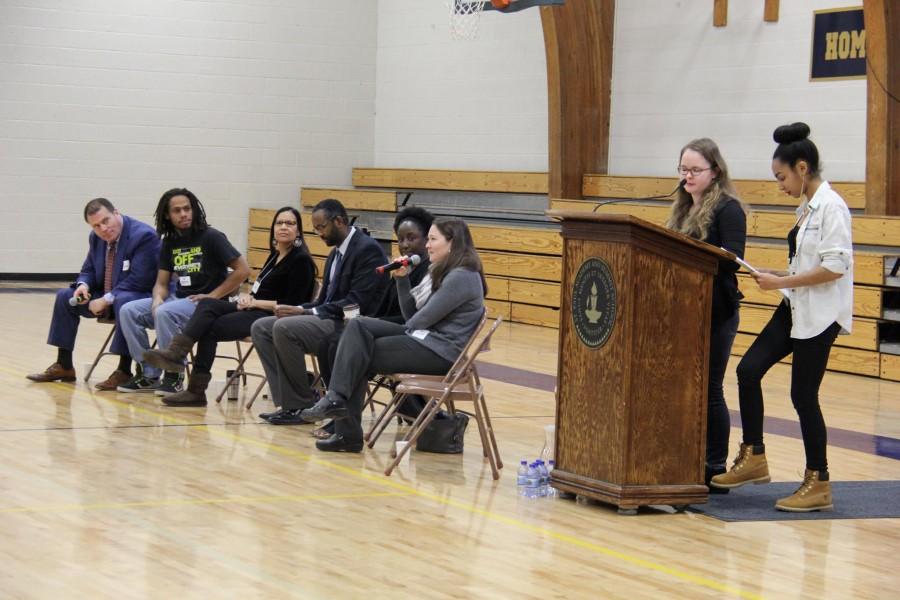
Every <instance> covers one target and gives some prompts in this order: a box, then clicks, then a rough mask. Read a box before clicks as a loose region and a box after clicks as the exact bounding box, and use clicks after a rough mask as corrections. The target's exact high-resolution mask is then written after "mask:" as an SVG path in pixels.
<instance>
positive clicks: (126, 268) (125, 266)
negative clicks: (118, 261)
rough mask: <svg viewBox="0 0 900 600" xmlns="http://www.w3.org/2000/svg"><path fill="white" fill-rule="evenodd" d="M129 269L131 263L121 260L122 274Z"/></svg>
mask: <svg viewBox="0 0 900 600" xmlns="http://www.w3.org/2000/svg"><path fill="white" fill-rule="evenodd" d="M130 268H131V261H130V260H128V259H125V260H123V261H122V271H123V272H124V271H127V270H129V269H130Z"/></svg>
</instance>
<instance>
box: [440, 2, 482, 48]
mask: <svg viewBox="0 0 900 600" xmlns="http://www.w3.org/2000/svg"><path fill="white" fill-rule="evenodd" d="M447 6H448V7H449V8H450V39H452V40H472V39H475V37H476V36H477V35H478V23H479V22H480V21H481V13H482V11H483V10H484V2H481V1H480V0H447Z"/></svg>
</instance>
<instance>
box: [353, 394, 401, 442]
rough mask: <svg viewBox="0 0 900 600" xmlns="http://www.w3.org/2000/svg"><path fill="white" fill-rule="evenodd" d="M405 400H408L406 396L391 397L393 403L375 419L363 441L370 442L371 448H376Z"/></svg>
mask: <svg viewBox="0 0 900 600" xmlns="http://www.w3.org/2000/svg"><path fill="white" fill-rule="evenodd" d="M398 396H399V397H398ZM404 398H406V394H394V395H393V396H392V397H391V401H390V402H389V403H388V404H387V406H385V407H384V410H383V411H381V414H379V415H378V416H377V417H376V418H375V422H374V423H372V426H371V427H370V428H369V431H368V432H366V434H365V435H364V436H363V439H364V440H365V441H366V442H368V444H369V448H372V447H374V446H375V442H377V441H378V438H379V437H381V434H382V433H383V432H384V430H385V429H386V428H387V426H388V423H390V422H391V419H392V418H394V414H396V412H397V409H398V408H399V407H400V403H401V402H403V399H404Z"/></svg>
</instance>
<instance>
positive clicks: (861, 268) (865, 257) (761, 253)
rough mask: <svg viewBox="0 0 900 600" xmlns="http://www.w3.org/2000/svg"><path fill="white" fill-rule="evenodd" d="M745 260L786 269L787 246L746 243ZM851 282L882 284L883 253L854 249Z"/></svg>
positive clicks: (759, 265) (768, 266)
mask: <svg viewBox="0 0 900 600" xmlns="http://www.w3.org/2000/svg"><path fill="white" fill-rule="evenodd" d="M745 256H746V258H747V262H748V263H750V264H751V265H753V266H754V267H757V268H765V269H781V270H783V269H786V268H787V246H774V245H772V246H770V245H767V244H748V245H747V251H746V252H745ZM853 261H854V267H853V283H854V284H857V283H864V284H869V285H883V284H884V255H882V254H878V253H871V252H860V251H856V252H854V253H853Z"/></svg>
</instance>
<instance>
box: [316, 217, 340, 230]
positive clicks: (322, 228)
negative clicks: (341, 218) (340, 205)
mask: <svg viewBox="0 0 900 600" xmlns="http://www.w3.org/2000/svg"><path fill="white" fill-rule="evenodd" d="M334 219H335V217H328V219H327V220H326V221H325V222H324V223H320V224H319V225H313V229H314V230H316V231H325V230H326V229H327V228H328V224H329V223H331V222H332V221H334Z"/></svg>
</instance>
